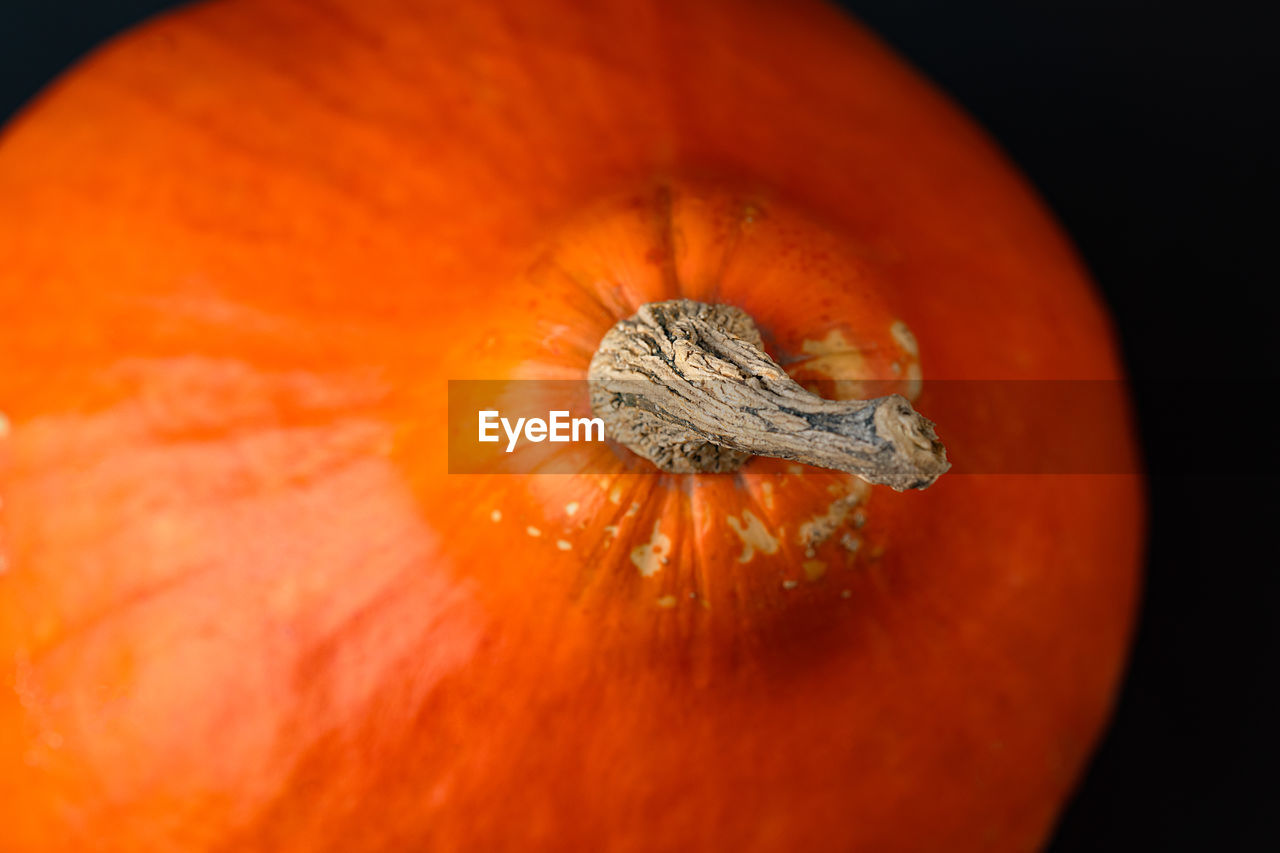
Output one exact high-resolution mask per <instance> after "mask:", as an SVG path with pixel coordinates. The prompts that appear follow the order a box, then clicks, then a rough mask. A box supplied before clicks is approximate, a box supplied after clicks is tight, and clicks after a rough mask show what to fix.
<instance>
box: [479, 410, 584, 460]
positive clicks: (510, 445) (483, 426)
mask: <svg viewBox="0 0 1280 853" xmlns="http://www.w3.org/2000/svg"><path fill="white" fill-rule="evenodd" d="M478 415H479V417H478V425H479V432H478V436H479V440H480V441H482V442H486V443H496V442H499V441H501V436H500V435H499V433H498V428H499V427H501V428H502V432H503V433H505V434H506V437H507V453H513V452H515V449H516V445H517V444H519V443H520V438H521V437H522V436H523V437H524V439H525V440H526V441H532V442H533V443H535V444H538V443H540V442H543V441H557V442H566V441H604V421H603V420H601V419H600V418H570V417H569V412H568V411H567V410H558V411H554V412H551V413H550V414H549V416H548V420H543V419H542V418H516V419H515V423H514V424H513V423H512V422H511V419H510V418H504V417H502V414H501V412H498V411H496V410H494V409H485V410H483V411H481V412H479V413H478ZM593 433H594V434H593Z"/></svg>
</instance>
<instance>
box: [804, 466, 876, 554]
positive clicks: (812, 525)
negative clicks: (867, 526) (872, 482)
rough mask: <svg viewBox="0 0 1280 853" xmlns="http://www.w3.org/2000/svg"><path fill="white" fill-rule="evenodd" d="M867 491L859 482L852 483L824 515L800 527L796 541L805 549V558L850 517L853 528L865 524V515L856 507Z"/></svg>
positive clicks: (815, 517) (817, 516)
mask: <svg viewBox="0 0 1280 853" xmlns="http://www.w3.org/2000/svg"><path fill="white" fill-rule="evenodd" d="M869 491H870V490H869V488H868V487H866V485H865V484H864V483H862V482H861V481H853V482H852V483H851V484H850V488H849V491H848V492H847V493H846V494H844V495H841V496H840V497H838V498H836V499H835V500H834V501H832V502H831V504H830V505H829V506H828V507H827V511H826V512H825V513H823V514H822V515H816V516H814V517H813V518H811V519H809V520H808V521H806V522H804V523H803V524H801V525H800V531H799V535H798V539H799V543H800V545H801V546H803V547H804V548H805V556H813V553H814V549H815V548H817V547H818V546H819V545H821V544H822V543H823V542H826V541H827V540H828V539H830V538H831V536H832V534H834V533H835V532H836V530H838V529H839V528H840V527H841V525H843V524H844V523H845V521H846V519H849V518H850V516H852V521H853V524H854V526H855V527H861V526H862V525H863V524H864V523H866V513H865V512H864V511H863V510H862V509H859V508H858V506H859V504H861V503H862V502H863V500H865V499H866V497H867V495H868V494H869Z"/></svg>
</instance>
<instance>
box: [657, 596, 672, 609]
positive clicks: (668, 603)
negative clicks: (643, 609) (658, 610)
mask: <svg viewBox="0 0 1280 853" xmlns="http://www.w3.org/2000/svg"><path fill="white" fill-rule="evenodd" d="M657 603H658V606H659V607H663V608H671V607H675V606H676V597H675V596H674V595H664V596H662V598H659V599H658V602H657Z"/></svg>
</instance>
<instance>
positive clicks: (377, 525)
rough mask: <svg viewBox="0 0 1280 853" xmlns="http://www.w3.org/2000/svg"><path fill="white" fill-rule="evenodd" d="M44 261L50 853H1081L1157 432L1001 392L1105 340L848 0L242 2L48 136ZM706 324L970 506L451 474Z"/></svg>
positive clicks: (11, 224)
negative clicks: (897, 418)
mask: <svg viewBox="0 0 1280 853" xmlns="http://www.w3.org/2000/svg"><path fill="white" fill-rule="evenodd" d="M0 271H2V272H0V411H2V412H3V418H2V419H0V466H2V467H0V500H2V501H3V503H2V505H0V650H2V652H3V654H2V656H0V660H2V663H0V666H3V669H4V681H5V684H6V686H7V687H9V688H11V689H6V690H5V691H4V692H3V695H2V696H0V849H4V850H6V851H58V850H103V851H138V852H141V851H219V850H236V851H246V850H300V851H301V850H305V851H323V850H341V851H346V853H356V851H401V850H467V851H471V850H502V849H516V850H539V849H549V850H619V851H622V850H801V849H831V850H868V851H898V850H901V851H915V850H927V851H932V850H948V851H966V850H1010V851H1013V850H1031V849H1034V848H1036V847H1037V846H1038V845H1040V844H1042V843H1043V842H1044V841H1045V839H1046V837H1047V835H1048V834H1049V833H1050V832H1051V830H1052V826H1053V822H1054V819H1055V816H1056V814H1057V813H1058V810H1059V808H1060V807H1061V805H1062V803H1063V802H1064V799H1065V798H1066V797H1067V796H1068V794H1069V792H1070V791H1071V789H1072V786H1073V784H1074V783H1075V781H1076V780H1077V778H1078V776H1079V774H1080V773H1081V770H1082V766H1083V764H1084V762H1085V760H1086V758H1087V756H1088V754H1089V752H1090V749H1091V748H1092V746H1093V744H1094V743H1095V741H1096V739H1097V737H1098V735H1099V732H1100V730H1101V727H1102V726H1103V724H1104V722H1105V719H1106V717H1107V714H1108V711H1109V708H1110V706H1111V703H1112V700H1113V697H1114V691H1115V687H1116V683H1117V679H1118V676H1119V673H1120V671H1121V667H1122V664H1123V659H1124V653H1125V649H1126V644H1127V640H1128V637H1129V633H1130V628H1131V622H1132V616H1133V611H1134V604H1135V590H1136V583H1137V566H1138V562H1139V552H1140V546H1141V529H1142V500H1141V494H1142V491H1141V482H1140V479H1139V478H1138V477H1137V476H1136V475H1135V474H1134V473H1133V472H1134V471H1135V470H1136V468H1135V465H1134V461H1133V460H1134V458H1135V449H1134V442H1133V438H1132V428H1131V422H1130V416H1129V412H1128V407H1127V403H1126V401H1125V399H1124V397H1123V395H1122V394H1114V395H1110V396H1108V395H1103V397H1105V399H1103V398H1102V397H1100V398H1099V399H1097V400H1096V401H1095V403H1094V404H1093V405H1092V407H1086V408H1088V414H1089V417H1088V420H1087V423H1088V424H1089V425H1090V428H1089V429H1088V430H1085V431H1080V430H1079V429H1078V428H1079V427H1080V425H1081V424H1082V423H1085V422H1084V421H1080V420H1073V419H1072V418H1071V417H1070V416H1069V415H1070V413H1069V412H1065V411H1062V410H1061V409H1058V410H1053V409H1052V407H1049V406H1047V405H1046V406H1037V405H1013V404H1009V400H1008V399H1005V398H1002V397H1000V396H999V395H995V396H992V395H991V394H985V395H984V394H983V393H982V392H981V388H982V387H983V386H984V383H985V384H987V385H992V384H993V383H995V384H999V383H1008V385H1009V387H1024V388H1031V387H1036V388H1043V387H1058V386H1056V385H1054V384H1053V383H1051V382H1049V381H1050V380H1086V381H1088V382H1091V383H1095V384H1096V385H1097V386H1098V387H1106V388H1118V387H1119V386H1118V384H1116V380H1119V379H1121V377H1122V373H1121V367H1120V364H1119V360H1118V356H1117V350H1116V346H1115V342H1114V339H1113V334H1112V330H1111V328H1110V326H1109V321H1108V318H1107V316H1106V313H1105V310H1104V308H1103V306H1102V305H1101V303H1100V301H1099V298H1098V296H1097V295H1096V294H1095V292H1094V290H1093V288H1092V286H1091V284H1090V282H1089V281H1088V279H1087V277H1086V275H1085V273H1084V271H1083V270H1082V267H1081V265H1080V263H1079V262H1078V260H1077V259H1076V257H1075V255H1074V254H1073V252H1072V249H1071V248H1070V246H1069V244H1068V243H1067V241H1066V240H1065V239H1064V237H1063V236H1062V234H1061V233H1059V231H1058V230H1057V228H1056V226H1055V225H1054V223H1053V222H1052V220H1051V218H1050V217H1049V216H1048V215H1047V214H1046V212H1045V211H1044V209H1043V208H1042V206H1041V205H1040V203H1039V202H1038V201H1037V200H1036V198H1035V197H1034V196H1033V194H1032V193H1031V192H1030V191H1029V190H1028V187H1027V185H1026V184H1025V183H1024V181H1023V180H1022V179H1021V178H1020V177H1018V176H1017V175H1016V174H1015V173H1014V171H1013V170H1012V169H1011V167H1010V166H1009V165H1008V163H1007V162H1006V161H1005V159H1004V158H1003V157H1002V156H1001V154H1000V153H999V152H998V151H997V150H996V149H995V147H994V146H993V145H992V144H991V142H990V141H989V140H987V139H986V138H985V137H984V136H983V135H982V133H981V132H980V131H978V130H977V129H975V127H974V126H973V125H972V124H971V123H970V122H969V121H968V120H966V119H965V118H964V117H963V116H962V115H960V114H959V113H958V111H957V110H956V109H955V108H954V107H952V106H951V105H949V104H948V103H947V102H946V100H945V99H943V98H942V97H940V96H939V95H938V94H937V93H936V92H935V91H934V90H933V89H931V88H930V87H929V85H928V84H926V83H925V82H923V81H922V80H921V79H919V78H918V77H917V76H916V75H915V74H914V73H913V72H912V71H910V70H909V69H907V68H906V67H904V65H903V64H902V63H901V62H900V61H899V60H898V59H896V58H895V57H894V56H892V55H891V54H890V53H889V52H888V51H887V50H886V49H885V48H884V47H883V46H882V45H881V44H879V43H878V42H877V41H876V40H875V39H874V38H873V37H872V36H870V35H868V34H867V33H866V32H864V31H863V30H861V29H859V28H858V27H857V26H856V25H855V24H854V23H852V22H850V21H849V20H847V19H846V18H845V17H843V16H842V15H841V14H840V13H839V12H837V11H836V10H834V9H832V8H828V7H826V6H824V5H820V4H817V3H807V2H806V3H785V4H784V3H763V2H731V0H702V2H698V3H677V2H665V0H663V2H654V3H650V4H634V3H624V2H604V3H594V4H581V3H574V2H568V0H536V2H523V3H514V2H510V3H507V2H498V0H477V2H471V3H464V4H453V3H449V4H446V3H436V2H408V0H359V2H356V0H331V1H330V2H325V3H314V2H300V0H220V2H214V3H208V4H202V5H196V6H194V7H190V8H187V9H184V10H182V11H180V12H178V13H175V14H171V15H168V16H165V17H163V18H161V19H159V20H156V21H154V22H152V23H149V24H148V25H146V26H144V27H142V28H140V29H138V30H136V31H134V32H132V33H130V34H128V35H126V36H124V37H122V38H120V39H117V40H116V41H114V42H113V43H111V44H110V45H109V46H108V47H106V48H104V49H102V50H100V51H99V52H97V53H96V54H95V55H93V56H92V57H91V58H90V59H88V60H87V61H86V62H84V63H83V64H82V65H81V66H80V67H79V68H78V70H76V71H75V72H74V73H72V74H70V75H69V76H68V77H66V78H65V79H63V80H61V81H60V82H58V83H57V84H56V85H55V86H53V87H52V88H51V90H50V91H49V92H48V93H46V94H45V95H44V96H43V97H42V98H40V99H39V100H38V101H37V102H36V103H35V104H34V105H33V106H31V107H30V108H29V109H27V110H26V111H25V113H24V114H22V115H21V116H20V118H19V119H18V120H17V121H16V122H14V124H13V125H12V126H10V127H9V128H8V129H7V130H6V131H5V134H4V136H3V138H2V141H0ZM672 300H688V301H690V302H691V303H699V304H703V305H711V306H717V305H722V306H731V307H733V308H734V309H735V310H740V311H741V312H745V314H746V315H747V316H749V317H750V319H751V320H752V321H753V322H754V324H755V327H756V328H757V329H758V332H759V335H758V338H759V344H760V346H761V347H763V349H764V351H765V352H766V353H767V354H768V356H769V358H771V359H772V361H771V362H770V363H776V365H778V366H779V367H780V369H781V370H785V372H786V374H787V375H789V376H790V377H791V378H793V379H794V380H795V381H796V382H797V383H799V384H801V385H805V386H807V387H808V388H810V389H811V390H813V391H816V392H818V393H821V394H823V395H824V396H826V397H831V398H836V399H838V400H846V401H849V400H854V399H859V398H863V397H866V396H877V394H879V393H880V392H876V391H875V389H872V388H871V386H872V385H874V384H875V383H880V386H879V387H880V389H881V391H882V392H883V394H884V395H888V394H890V393H896V394H898V395H899V397H898V398H897V399H911V400H912V402H913V405H914V406H916V407H918V409H919V411H920V412H921V413H922V414H924V415H927V416H928V418H929V419H930V420H932V421H933V422H934V423H936V429H937V434H938V436H940V437H941V440H942V441H943V442H945V443H946V446H947V450H948V453H949V458H950V459H951V460H952V461H953V462H954V463H955V465H956V468H955V470H953V471H951V472H948V473H946V474H943V475H942V476H941V477H940V478H939V479H937V482H936V483H934V484H933V485H932V486H931V487H929V488H927V489H922V490H921V489H907V490H906V491H902V492H899V491H895V490H894V489H893V488H889V487H886V486H883V485H876V486H872V485H869V484H868V483H867V482H865V481H864V479H861V478H859V477H858V476H855V475H854V474H852V473H848V472H847V471H825V470H820V469H817V468H813V467H810V466H808V465H805V464H801V463H797V462H795V461H789V460H786V459H782V460H774V459H765V458H760V457H755V458H751V459H750V460H749V461H746V462H745V464H743V465H741V467H738V468H737V470H736V471H726V472H724V473H678V472H661V471H658V470H657V468H655V467H654V466H653V465H651V464H650V463H649V462H647V461H644V460H642V459H640V458H639V457H637V456H636V455H634V454H633V453H631V452H630V451H629V450H627V449H625V448H624V447H622V446H620V445H618V444H617V443H612V444H608V445H597V446H594V447H591V448H588V449H586V450H584V449H583V447H584V446H580V445H570V446H566V447H564V448H557V449H556V451H555V452H553V453H551V457H553V458H560V459H561V461H562V462H565V463H566V465H565V466H562V468H561V470H559V471H558V472H555V473H548V472H542V473H539V472H538V471H529V470H526V471H525V472H524V473H510V472H503V471H496V470H490V471H486V472H481V473H475V472H470V473H468V472H459V471H454V472H453V473H450V463H451V456H450V452H451V451H450V436H451V430H453V431H455V432H456V431H457V430H458V429H463V428H465V430H467V431H474V411H468V412H463V413H462V415H465V416H466V418H465V420H463V421H458V420H457V419H458V418H459V417H462V415H460V414H459V411H458V410H457V406H455V407H454V410H451V408H450V405H449V403H450V396H449V395H450V388H451V386H450V384H449V381H450V380H475V381H493V382H499V383H503V382H508V381H520V382H534V383H536V382H538V381H541V380H546V381H551V380H555V381H557V382H559V381H565V382H569V383H570V384H574V385H577V386H581V384H582V381H583V380H584V379H586V378H587V375H588V374H587V371H588V367H589V365H590V363H591V362H592V359H593V357H594V356H595V354H596V352H597V349H598V348H599V346H600V344H601V341H602V339H603V338H604V336H605V335H606V333H607V332H609V330H610V329H611V328H613V327H614V326H615V325H616V324H619V323H620V322H625V321H627V320H628V318H632V317H635V316H639V313H638V312H643V311H644V310H646V309H645V306H651V305H654V304H659V303H664V302H670V301H672ZM539 387H540V386H539ZM1002 387H1003V386H1002ZM1063 387H1065V386H1063ZM869 389H870V390H869ZM1014 396H1015V397H1016V396H1017V395H1016V394H1015V395H1014ZM1002 401H1003V402H1002ZM459 405H460V404H459ZM824 405H825V404H824ZM908 408H909V407H908ZM457 423H462V424H463V425H464V426H463V427H457V425H456V424H457ZM1064 424H1074V426H1071V427H1070V428H1068V427H1067V426H1064ZM544 447H549V445H546V446H544ZM1063 447H1068V448H1083V451H1082V452H1083V453H1084V456H1086V457H1088V458H1105V459H1107V460H1110V461H1109V462H1108V463H1107V466H1106V467H1105V469H1104V468H1100V467H1096V466H1095V467H1093V468H1089V467H1087V466H1086V467H1084V468H1080V467H1076V468H1071V469H1070V470H1067V469H1066V468H1064V467H1062V466H1058V467H1053V466H1054V464H1056V463H1053V461H1052V460H1053V459H1054V458H1055V457H1054V456H1053V454H1054V453H1055V452H1059V451H1060V450H1061V449H1062V448H1063ZM557 454H559V455H558V456H557ZM744 457H745V454H744ZM514 458H515V456H513V457H512V459H514ZM1046 460H1047V461H1046ZM739 461H741V460H739ZM504 464H505V463H504ZM512 464H514V463H512ZM966 466H967V467H966ZM1046 466H1048V467H1046ZM731 467H732V466H731ZM1046 472H1047V473H1046ZM873 479H874V478H873ZM922 484H923V483H921V485H922ZM898 485H899V486H902V485H904V484H901V483H900V484H898ZM905 485H912V484H905Z"/></svg>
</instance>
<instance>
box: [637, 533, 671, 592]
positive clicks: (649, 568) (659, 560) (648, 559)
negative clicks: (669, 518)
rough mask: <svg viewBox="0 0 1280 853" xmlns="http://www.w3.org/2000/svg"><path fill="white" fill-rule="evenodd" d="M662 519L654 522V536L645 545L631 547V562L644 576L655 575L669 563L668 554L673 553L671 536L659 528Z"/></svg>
mask: <svg viewBox="0 0 1280 853" xmlns="http://www.w3.org/2000/svg"><path fill="white" fill-rule="evenodd" d="M661 526H662V521H661V519H659V520H658V521H655V522H654V523H653V536H651V537H650V538H649V541H648V542H646V543H645V544H643V545H637V546H636V547H635V548H632V549H631V562H632V563H634V564H635V567H636V568H637V569H639V570H640V574H641V576H642V577H646V578H649V577H653V576H654V575H656V574H657V573H658V572H659V571H660V570H661V569H662V567H663V566H665V565H666V564H667V555H668V554H670V553H671V537H670V536H668V535H666V534H665V533H663V532H662V531H661V530H660V529H659V528H660V527H661Z"/></svg>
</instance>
